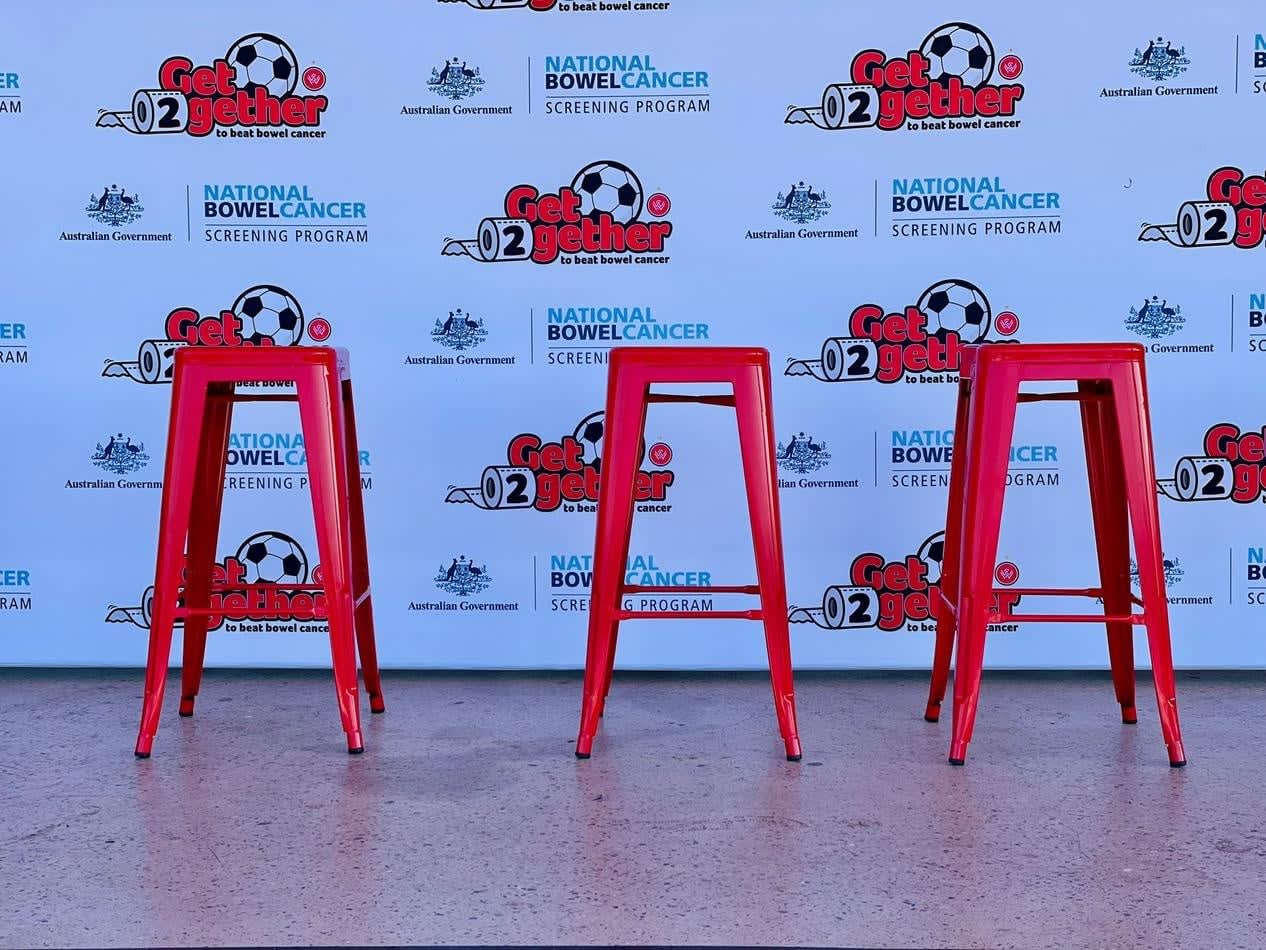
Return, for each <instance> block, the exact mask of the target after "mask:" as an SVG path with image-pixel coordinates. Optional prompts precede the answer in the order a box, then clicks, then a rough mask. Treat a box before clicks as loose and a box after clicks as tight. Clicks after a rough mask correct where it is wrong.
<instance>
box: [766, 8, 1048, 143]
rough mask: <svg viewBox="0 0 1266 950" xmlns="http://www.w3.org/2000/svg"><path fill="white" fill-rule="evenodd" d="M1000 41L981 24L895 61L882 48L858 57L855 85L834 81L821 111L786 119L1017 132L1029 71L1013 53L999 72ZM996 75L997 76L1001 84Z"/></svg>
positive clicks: (835, 125)
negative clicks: (1022, 76) (996, 49)
mask: <svg viewBox="0 0 1266 950" xmlns="http://www.w3.org/2000/svg"><path fill="white" fill-rule="evenodd" d="M995 55H996V54H995V52H994V45H993V41H992V40H990V39H989V36H988V35H987V34H986V33H985V32H984V30H982V29H980V28H979V27H977V26H972V25H971V24H970V23H962V22H953V23H946V24H943V25H942V26H938V27H937V28H936V29H934V30H933V31H932V32H931V33H929V34H928V35H927V36H925V37H924V38H923V42H922V43H920V44H919V47H918V49H912V50H909V51H908V52H906V53H905V54H904V55H902V56H894V57H892V58H889V57H888V56H887V54H885V53H884V52H882V51H881V50H877V49H866V50H862V51H861V52H860V53H858V54H857V55H855V56H854V57H853V62H852V65H851V67H850V69H849V81H848V82H845V83H831V84H830V85H828V86H827V87H826V88H825V89H824V90H823V91H822V102H821V105H818V106H790V107H789V108H788V110H787V116H786V118H785V119H783V122H784V123H786V124H788V125H800V124H804V123H810V124H812V125H814V126H816V127H817V128H819V129H829V130H831V131H836V130H839V129H864V128H879V129H882V130H884V131H885V132H892V131H894V130H896V129H901V128H906V129H910V130H911V131H915V130H925V131H944V130H948V129H981V128H985V129H993V128H1015V127H1016V126H1018V125H1019V124H1020V120H1019V119H1015V118H1011V117H1012V116H1014V115H1015V112H1016V105H1017V104H1018V103H1019V101H1020V100H1021V99H1022V98H1023V97H1024V86H1023V85H1021V84H1020V83H1017V82H1014V80H1015V79H1017V78H1018V77H1019V75H1020V73H1021V72H1023V70H1024V64H1023V62H1021V60H1020V57H1018V56H1016V55H1015V54H1014V53H1008V54H1007V55H1005V56H1003V57H1002V58H1001V59H1000V60H997V62H996V67H995ZM995 73H996V74H997V77H998V79H997V80H995V79H994V75H995Z"/></svg>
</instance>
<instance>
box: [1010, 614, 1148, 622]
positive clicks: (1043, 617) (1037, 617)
mask: <svg viewBox="0 0 1266 950" xmlns="http://www.w3.org/2000/svg"><path fill="white" fill-rule="evenodd" d="M988 622H989V623H1012V622H1014V623H1131V624H1144V623H1147V619H1146V618H1145V617H1144V616H1143V615H1142V614H993V613H991V614H990V615H989V621H988Z"/></svg>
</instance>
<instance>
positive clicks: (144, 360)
mask: <svg viewBox="0 0 1266 950" xmlns="http://www.w3.org/2000/svg"><path fill="white" fill-rule="evenodd" d="M188 345H189V344H188V343H185V342H184V341H182V340H142V341H141V345H140V347H139V348H138V349H137V353H136V360H135V361H133V360H111V361H110V362H108V363H106V366H105V369H103V370H102V371H101V375H102V376H126V377H127V378H128V379H130V380H132V381H133V382H136V383H170V382H171V373H172V369H173V368H174V367H175V364H176V351H177V350H179V349H181V348H183V347H186V346H188Z"/></svg>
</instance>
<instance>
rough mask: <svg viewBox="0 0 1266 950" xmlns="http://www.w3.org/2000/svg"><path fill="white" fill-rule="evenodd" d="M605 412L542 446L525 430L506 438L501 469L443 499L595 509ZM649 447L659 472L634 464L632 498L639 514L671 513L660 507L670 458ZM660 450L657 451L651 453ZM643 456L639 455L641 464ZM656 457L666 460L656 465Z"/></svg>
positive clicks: (671, 476)
mask: <svg viewBox="0 0 1266 950" xmlns="http://www.w3.org/2000/svg"><path fill="white" fill-rule="evenodd" d="M604 418H605V413H604V412H603V411H601V410H599V411H598V412H591V413H589V415H587V416H585V417H584V418H583V419H581V420H580V422H578V423H577V424H576V428H575V430H574V431H573V432H572V434H571V435H569V436H566V435H565V436H563V437H562V438H561V439H559V440H558V441H556V442H547V441H545V440H544V439H542V438H541V436H539V435H536V434H535V433H531V432H525V433H522V434H520V435H516V436H515V437H514V438H513V439H511V440H510V443H509V445H508V447H507V448H506V461H507V462H508V463H509V464H506V465H490V466H488V467H487V468H485V469H484V472H483V476H482V477H481V478H480V480H479V484H478V485H476V486H474V487H472V488H458V487H457V486H449V491H448V494H447V495H446V496H445V497H444V501H446V502H448V503H449V504H468V505H474V506H475V507H476V508H482V509H484V510H486V511H487V510H497V509H504V508H535V509H536V510H537V511H557V510H558V509H559V508H562V510H563V511H597V507H598V506H597V501H598V477H599V474H600V472H601V469H602V439H603V435H604V433H605V421H604ZM661 446H663V448H667V446H666V445H664V443H655V444H654V445H652V446H651V451H650V453H649V459H650V462H651V464H652V465H656V467H657V468H658V469H659V470H658V471H650V470H647V469H644V468H641V467H640V466H639V469H638V472H637V474H636V476H635V477H634V482H633V499H634V501H635V502H636V503H637V510H638V511H647V512H650V511H656V512H659V511H671V510H672V505H671V504H665V503H664V502H665V501H666V499H667V497H668V489H669V487H670V486H671V485H672V484H673V482H674V481H675V480H676V478H677V475H676V473H675V472H674V471H673V470H672V469H669V468H666V467H665V466H666V465H667V464H668V462H670V461H671V460H672V454H671V451H669V452H668V453H667V454H665V453H664V452H663V450H662V449H660V447H661ZM657 449H660V451H656V450H657ZM647 457H648V453H647V452H646V449H645V447H643V452H642V462H641V464H642V465H644V464H645V462H646V459H647ZM656 458H662V459H665V461H664V462H662V463H657V462H656V461H655V460H656Z"/></svg>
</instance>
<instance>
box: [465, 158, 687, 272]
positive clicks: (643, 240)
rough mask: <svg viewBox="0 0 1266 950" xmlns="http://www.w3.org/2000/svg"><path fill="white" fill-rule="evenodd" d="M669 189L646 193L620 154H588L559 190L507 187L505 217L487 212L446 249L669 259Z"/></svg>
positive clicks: (489, 257) (514, 256)
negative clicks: (472, 231) (474, 229)
mask: <svg viewBox="0 0 1266 950" xmlns="http://www.w3.org/2000/svg"><path fill="white" fill-rule="evenodd" d="M670 206H671V203H670V202H669V200H668V197H667V196H666V195H664V194H659V193H657V194H653V195H650V196H649V197H647V196H646V194H645V191H644V189H643V187H642V182H641V179H639V178H638V176H637V175H636V174H635V173H634V172H633V169H631V168H629V167H628V166H627V165H624V164H622V163H621V162H616V161H609V160H607V161H600V162H591V163H590V164H588V165H586V166H585V167H584V168H582V169H581V170H580V171H578V172H577V173H576V176H575V177H574V178H573V179H572V182H571V185H569V186H564V187H562V188H559V189H558V190H557V192H553V193H545V194H542V193H541V192H540V191H539V190H537V189H536V188H535V187H534V186H532V185H516V186H515V187H513V188H511V189H510V190H509V191H508V192H506V196H505V202H504V207H503V209H502V210H503V213H504V217H498V218H484V219H483V220H482V221H481V222H480V223H479V228H478V233H477V236H476V237H474V238H471V239H469V240H458V239H454V238H448V239H446V240H445V242H444V247H443V249H442V251H441V253H442V254H444V255H446V256H450V257H451V256H456V257H461V256H466V257H471V258H474V259H475V260H477V261H483V262H491V261H528V260H530V261H534V262H535V263H537V264H551V263H553V262H555V261H560V262H561V263H563V264H664V263H667V261H668V255H667V254H664V253H663V252H664V245H665V242H666V241H667V240H668V237H669V236H670V235H671V234H672V233H673V225H672V222H671V221H668V220H662V221H650V220H643V219H642V215H643V213H646V214H649V215H651V216H653V217H657V218H663V217H664V216H665V215H667V214H668V210H669V207H670Z"/></svg>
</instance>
